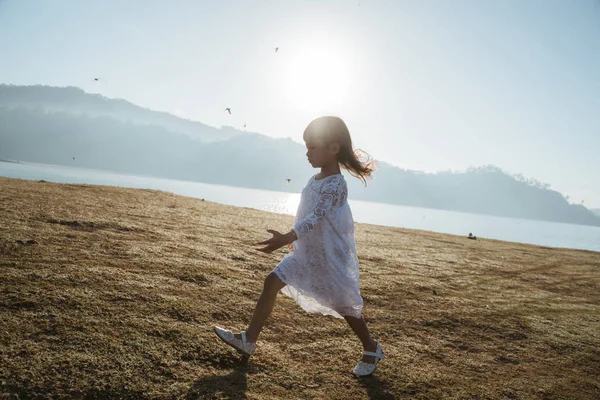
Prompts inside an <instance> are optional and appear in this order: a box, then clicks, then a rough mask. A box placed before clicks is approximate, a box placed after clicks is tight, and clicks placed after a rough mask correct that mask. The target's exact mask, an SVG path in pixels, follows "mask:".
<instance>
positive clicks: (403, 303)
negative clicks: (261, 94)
mask: <svg viewBox="0 0 600 400" xmlns="http://www.w3.org/2000/svg"><path fill="white" fill-rule="evenodd" d="M292 221H293V219H292V217H290V216H285V215H277V214H271V213H267V212H262V211H257V210H253V209H247V208H238V207H231V206H225V205H220V204H215V203H211V202H208V201H202V200H200V199H193V198H187V197H181V196H176V195H173V194H170V193H165V192H159V191H153V190H136V189H122V188H113V187H103V186H91V185H67V184H54V183H46V182H32V181H22V180H15V179H6V178H0V399H4V398H6V399H9V398H15V399H16V398H18V399H29V398H35V399H38V398H39V399H46V398H49V399H53V398H56V399H58V398H87V399H93V398H115V399H117V398H120V399H146V398H148V399H213V398H214V399H296V398H297V399H314V398H316V399H344V400H349V399H369V398H370V399H600V253H597V252H590V251H579V250H565V249H553V248H545V247H539V246H530V245H522V244H515V243H507V242H501V241H494V240H485V239H480V240H477V241H472V240H467V239H466V238H463V237H458V236H452V235H445V234H437V233H431V232H424V231H415V230H408V229H399V228H389V227H381V226H374V225H367V224H357V225H356V238H357V248H358V251H359V256H360V263H361V264H360V268H361V291H362V295H363V297H364V299H365V310H364V315H365V319H366V320H367V321H368V324H369V327H370V329H371V331H372V332H373V334H374V337H375V338H376V339H377V340H379V341H380V343H381V344H382V345H383V348H384V351H385V354H386V357H387V358H386V359H385V360H383V361H381V363H380V364H379V367H378V369H377V371H376V372H375V374H374V375H373V376H372V377H369V378H363V379H356V378H354V377H353V376H352V375H351V373H350V371H351V370H352V368H353V366H354V364H355V362H356V361H357V360H358V359H359V358H360V354H361V350H362V348H361V346H360V343H359V342H358V340H357V339H356V337H355V336H354V334H353V333H352V331H351V330H350V328H349V327H348V326H347V324H346V323H345V321H343V320H338V319H335V318H332V317H324V316H319V315H312V314H308V313H306V312H304V311H303V310H302V309H301V308H300V307H299V306H297V305H296V303H294V302H293V301H292V300H291V299H289V298H287V297H285V296H284V295H281V294H280V296H279V297H278V300H277V304H276V305H275V309H274V312H273V314H272V315H271V317H270V319H269V320H268V321H267V325H266V327H265V329H264V330H263V333H262V335H261V337H260V338H259V342H258V346H259V347H258V348H257V351H256V353H255V355H254V356H253V357H252V358H250V360H249V361H248V362H247V363H243V362H241V361H240V358H239V356H238V355H237V353H236V352H235V351H233V350H232V349H231V348H229V347H227V346H225V345H223V344H222V343H221V342H220V341H219V340H218V339H217V338H216V337H215V336H214V334H213V332H212V327H213V325H220V326H224V327H228V328H233V329H237V330H240V329H243V328H245V327H246V325H247V323H248V322H249V320H250V317H251V314H252V310H253V307H254V304H255V302H256V300H257V299H258V296H259V294H260V291H261V287H262V282H263V279H264V277H265V276H266V275H267V274H268V273H269V272H270V271H271V270H272V269H273V267H274V266H275V265H276V264H277V263H278V261H279V260H280V259H281V257H282V255H283V254H284V251H283V250H281V251H278V252H276V253H273V254H263V253H260V252H257V251H255V250H254V246H253V244H254V243H255V242H256V241H258V240H263V239H265V238H267V237H268V234H267V233H266V232H265V229H267V228H273V229H278V230H281V231H286V230H287V229H289V228H290V226H291V224H292ZM28 240H31V241H35V242H30V244H27V241H28ZM19 241H21V242H19ZM286 251H287V250H286Z"/></svg>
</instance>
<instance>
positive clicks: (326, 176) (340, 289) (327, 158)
mask: <svg viewBox="0 0 600 400" xmlns="http://www.w3.org/2000/svg"><path fill="white" fill-rule="evenodd" d="M304 142H305V143H306V148H307V149H308V151H307V153H306V156H307V157H308V162H309V163H310V164H311V165H312V166H313V167H314V168H321V172H319V173H318V174H316V175H314V176H313V177H311V178H310V180H309V181H308V184H307V185H306V187H305V188H304V189H303V190H302V195H301V198H300V204H299V206H298V212H297V214H296V221H295V223H294V227H293V229H292V230H290V231H289V232H288V233H286V234H281V233H279V232H277V231H274V230H270V229H268V230H267V231H268V232H269V233H271V234H272V235H273V237H272V238H270V239H268V240H265V241H263V242H259V243H257V244H258V245H265V247H262V248H259V249H257V250H259V251H263V252H265V253H270V252H272V251H274V250H277V249H279V248H281V247H283V246H285V245H289V244H290V243H293V250H294V251H293V252H291V253H289V254H286V255H285V257H283V259H282V260H281V262H280V263H279V265H277V266H276V267H275V269H274V270H273V271H272V272H271V273H270V274H269V275H268V276H267V277H266V279H265V282H264V288H263V291H262V293H261V295H260V297H259V299H258V302H257V304H256V307H255V309H254V314H253V316H252V321H251V322H250V325H249V326H248V329H247V330H246V331H245V332H241V333H239V334H237V333H236V334H234V333H233V332H231V331H228V330H226V329H223V328H221V327H218V326H215V328H214V331H215V333H216V334H217V336H218V337H219V338H220V339H221V340H222V341H223V342H225V343H227V344H228V345H230V346H232V347H233V348H235V349H236V350H237V351H238V352H240V353H242V354H243V355H245V356H250V355H252V353H254V350H255V349H256V340H257V339H258V335H259V333H260V331H261V330H262V327H263V325H264V323H265V321H266V319H267V318H268V317H269V315H270V314H271V311H272V310H273V306H274V304H275V298H276V297H277V293H278V292H279V291H280V290H281V291H282V292H283V293H284V294H285V295H287V296H290V297H291V298H293V299H294V300H295V301H296V302H297V303H298V304H299V305H300V306H301V307H302V308H303V309H304V310H306V311H308V312H312V313H321V314H324V315H332V316H334V317H336V318H344V319H345V320H346V321H347V322H348V324H349V325H350V327H351V328H352V330H353V331H354V332H355V333H356V335H357V336H358V338H359V339H360V340H361V342H362V345H363V348H364V352H363V358H362V359H361V360H360V361H359V362H358V363H357V364H356V366H355V367H354V370H353V371H352V372H353V373H354V374H355V375H357V376H366V375H370V374H372V373H373V371H375V368H376V367H377V363H378V362H379V360H380V359H383V358H384V355H383V350H382V349H381V346H380V345H379V343H377V342H376V341H375V340H373V338H372V337H371V335H370V333H369V329H368V328H367V325H366V323H365V320H364V319H363V318H362V308H363V300H362V297H361V295H360V289H359V272H358V256H357V254H356V244H355V241H354V221H353V219H352V213H351V212H350V207H349V206H348V201H347V197H348V188H347V186H346V181H345V179H344V177H343V176H342V174H341V172H340V166H341V167H342V168H344V169H346V170H347V171H348V172H350V173H351V174H352V175H353V176H355V177H357V178H359V179H361V180H362V181H363V182H364V183H365V184H366V181H365V177H370V176H371V172H373V166H372V163H371V162H361V161H360V160H359V159H358V157H357V155H356V153H355V152H354V150H353V149H352V139H351V138H350V133H349V132H348V128H347V126H346V124H345V123H344V121H342V120H341V119H340V118H337V117H321V118H317V119H316V120H314V121H312V122H311V123H310V124H309V125H308V127H307V128H306V130H305V131H304Z"/></svg>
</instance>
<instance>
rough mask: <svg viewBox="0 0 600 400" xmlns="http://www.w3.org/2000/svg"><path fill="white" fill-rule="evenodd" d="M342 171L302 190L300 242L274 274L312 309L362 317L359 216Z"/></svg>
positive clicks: (312, 180)
mask: <svg viewBox="0 0 600 400" xmlns="http://www.w3.org/2000/svg"><path fill="white" fill-rule="evenodd" d="M347 197H348V188H347V186H346V181H345V179H344V177H343V175H341V174H336V175H330V176H328V177H326V178H323V179H319V180H316V179H315V177H314V176H313V177H312V178H310V180H309V181H308V184H307V185H306V187H305V188H304V189H303V190H302V195H301V198H300V204H299V206H298V212H297V214H296V222H295V223H294V228H293V229H294V231H295V232H296V235H297V236H298V240H296V241H295V242H294V245H293V246H294V251H293V252H291V253H289V254H286V255H285V257H284V258H283V259H282V260H281V262H280V263H279V264H278V265H277V266H276V267H275V269H274V272H275V273H276V274H277V276H278V277H279V279H281V280H282V281H283V282H284V283H286V284H287V286H285V287H284V288H283V289H282V290H281V291H282V293H283V294H285V295H287V296H290V297H291V298H293V299H294V300H295V301H296V302H297V303H298V304H299V305H300V306H301V307H302V308H303V309H304V310H306V311H308V312H312V313H321V314H324V315H332V316H334V317H336V318H342V317H343V316H351V317H357V318H358V317H360V316H361V312H362V307H363V300H362V297H361V296H360V289H359V273H358V257H357V254H356V244H355V241H354V220H353V219H352V213H351V211H350V206H349V205H348V201H347Z"/></svg>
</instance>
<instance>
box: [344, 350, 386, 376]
mask: <svg viewBox="0 0 600 400" xmlns="http://www.w3.org/2000/svg"><path fill="white" fill-rule="evenodd" d="M363 355H365V356H373V357H375V362H374V363H373V364H369V363H366V362H362V361H359V362H358V363H357V364H356V366H355V367H354V370H352V373H353V374H354V375H356V376H368V375H371V374H372V373H373V372H374V371H375V368H377V364H378V363H379V360H383V359H384V358H385V356H384V355H383V349H382V348H381V346H380V345H379V343H377V350H375V352H372V351H363Z"/></svg>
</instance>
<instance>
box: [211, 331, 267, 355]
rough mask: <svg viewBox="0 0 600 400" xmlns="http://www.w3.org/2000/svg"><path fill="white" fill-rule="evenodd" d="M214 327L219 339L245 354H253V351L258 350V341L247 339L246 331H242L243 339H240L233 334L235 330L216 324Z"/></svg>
mask: <svg viewBox="0 0 600 400" xmlns="http://www.w3.org/2000/svg"><path fill="white" fill-rule="evenodd" d="M213 329H214V331H215V333H216V334H217V336H218V337H219V339H221V340H222V341H223V342H225V343H227V344H228V345H230V346H231V347H233V348H234V349H236V350H237V351H238V352H239V353H242V354H243V355H245V356H251V355H252V353H254V350H256V343H250V342H248V341H246V332H242V339H241V340H240V339H238V338H236V337H235V336H234V335H233V332H231V331H228V330H227V329H223V328H221V327H219V326H215V327H214V328H213Z"/></svg>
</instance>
